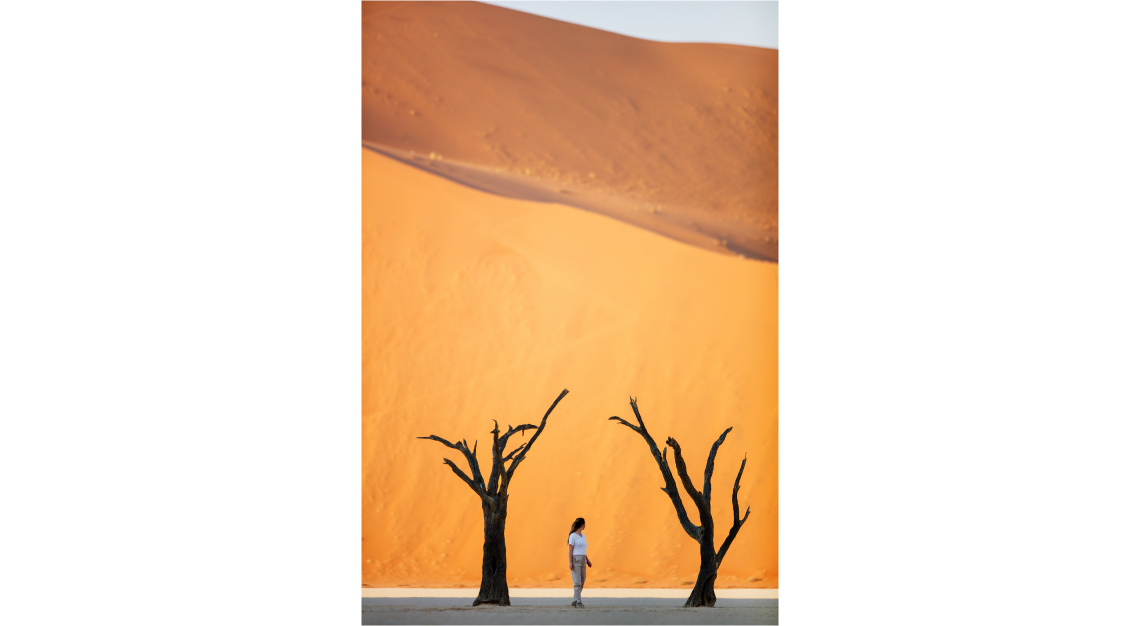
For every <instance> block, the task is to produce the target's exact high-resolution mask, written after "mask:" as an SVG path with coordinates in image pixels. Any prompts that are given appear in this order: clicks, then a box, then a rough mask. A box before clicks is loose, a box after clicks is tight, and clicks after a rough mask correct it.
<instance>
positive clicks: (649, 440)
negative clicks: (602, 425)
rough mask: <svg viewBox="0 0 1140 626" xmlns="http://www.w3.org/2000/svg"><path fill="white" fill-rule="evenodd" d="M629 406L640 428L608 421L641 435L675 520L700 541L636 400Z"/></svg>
mask: <svg viewBox="0 0 1140 626" xmlns="http://www.w3.org/2000/svg"><path fill="white" fill-rule="evenodd" d="M629 405H630V406H631V407H633V414H634V415H635V416H637V423H638V424H640V425H641V427H640V428H637V427H635V426H634V425H633V424H630V423H629V422H627V421H625V420H623V419H621V418H620V417H617V416H616V415H615V416H614V417H611V418H610V420H616V421H618V422H621V423H622V424H625V425H626V426H628V427H629V428H630V429H631V430H633V431H634V432H636V433H637V434H639V435H641V438H642V439H644V440H645V443H646V444H647V445H648V446H649V453H650V454H651V455H653V460H654V462H656V463H657V469H658V470H660V472H661V477H662V478H664V479H665V486H664V487H662V488H661V491H664V492H665V495H667V496H669V500H670V501H672V502H673V508H674V509H675V510H676V511H677V520H678V521H680V522H681V528H683V529H684V530H685V534H687V535H689V536H690V537H692V538H693V539H695V540H697V541H700V540H701V536H702V535H703V533H704V529H703V528H701V527H700V526H697V525H696V524H694V523H693V522H691V521H689V514H688V513H687V512H686V511H685V503H684V502H682V501H681V494H680V492H678V491H677V481H675V480H674V479H673V471H672V470H671V469H669V462H668V460H667V459H666V458H665V456H664V455H662V453H661V451H660V450H658V449H657V442H655V441H653V437H651V436H650V435H649V430H648V429H647V428H645V422H644V421H643V420H642V419H641V412H640V411H638V409H637V400H636V399H635V398H630V399H629ZM668 451H669V449H668V448H666V449H665V452H666V453H668Z"/></svg>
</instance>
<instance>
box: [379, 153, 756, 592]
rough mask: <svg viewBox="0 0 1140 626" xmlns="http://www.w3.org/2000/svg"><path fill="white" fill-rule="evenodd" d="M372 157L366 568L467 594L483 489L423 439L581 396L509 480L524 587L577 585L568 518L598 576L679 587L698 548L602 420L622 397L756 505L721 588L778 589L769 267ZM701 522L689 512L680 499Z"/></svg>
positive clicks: (614, 429) (643, 463) (642, 466)
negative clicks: (634, 401) (715, 448)
mask: <svg viewBox="0 0 1140 626" xmlns="http://www.w3.org/2000/svg"><path fill="white" fill-rule="evenodd" d="M362 159H363V182H364V187H363V216H362V226H363V260H364V267H363V275H364V281H365V282H364V286H363V307H364V308H363V344H364V347H363V354H362V358H363V393H364V396H363V411H364V415H363V450H362V454H363V469H364V475H363V486H364V493H363V502H362V506H363V520H362V527H363V536H362V540H363V542H362V553H363V560H364V562H363V581H364V583H365V584H368V585H371V586H376V587H380V586H385V587H395V586H399V585H410V586H422V587H435V586H473V585H474V586H477V585H478V579H479V565H480V559H481V546H482V517H481V512H480V508H479V503H478V500H477V498H476V497H475V496H474V494H472V493H471V492H470V491H469V490H468V489H467V487H466V486H465V485H463V484H462V483H461V482H460V481H459V480H458V479H457V478H456V477H455V476H454V475H453V474H452V473H451V472H450V471H449V470H448V468H447V467H446V466H444V465H443V463H442V457H443V456H444V454H445V453H448V452H451V451H449V450H447V449H446V448H444V447H443V446H440V445H439V444H436V443H433V442H429V441H421V440H416V439H414V437H415V436H418V435H427V434H437V435H440V436H442V437H445V438H461V437H462V438H466V439H467V440H468V441H469V442H472V443H473V441H474V440H476V439H479V440H480V441H481V442H482V445H481V446H480V448H479V450H480V457H481V462H482V463H483V464H484V465H485V466H486V465H487V464H488V463H489V458H488V457H487V450H488V448H489V446H488V443H489V437H490V436H489V434H488V433H489V431H490V430H491V428H492V423H491V420H492V418H494V419H498V420H499V422H500V423H501V424H503V423H512V424H517V423H520V422H523V421H533V420H537V419H540V418H541V415H542V413H543V412H544V411H545V410H546V407H548V406H549V405H550V402H551V401H552V400H553V399H554V398H555V396H557V394H558V392H559V391H561V389H562V388H564V387H565V388H568V389H570V395H568V396H567V397H566V398H565V399H564V400H563V401H562V403H561V404H560V405H559V407H558V408H557V409H556V410H555V413H554V414H553V415H552V416H551V419H550V423H549V425H548V427H547V430H546V432H545V433H544V434H543V436H542V438H541V439H540V440H539V441H538V443H537V444H536V445H535V447H534V449H533V451H532V452H531V455H530V457H528V459H527V461H526V463H525V464H523V465H522V467H521V468H520V469H519V473H518V475H517V476H516V478H515V480H514V482H513V483H512V487H511V509H510V518H509V521H508V524H507V546H508V562H509V568H510V569H509V576H508V581H509V582H510V583H511V584H512V585H518V586H529V587H547V586H566V585H568V584H569V571H568V570H567V569H566V566H565V563H564V561H565V560H566V549H565V540H566V534H567V532H568V530H569V525H570V522H571V520H573V519H574V518H575V517H578V516H583V517H585V518H586V519H587V521H588V525H587V536H588V537H589V539H590V542H591V543H590V554H591V558H592V560H593V561H594V562H595V565H596V567H594V568H593V569H592V570H591V572H590V578H589V584H591V585H593V586H599V587H604V586H610V587H636V586H656V587H670V586H680V587H683V586H686V585H688V584H691V583H689V582H686V581H692V580H693V578H692V577H693V576H694V575H695V573H696V571H697V568H698V564H699V556H698V553H697V544H696V543H695V542H694V541H692V540H691V539H689V538H688V536H686V535H685V534H684V532H683V531H682V530H681V528H680V525H679V524H678V522H677V519H676V516H675V513H674V512H673V510H672V508H671V505H670V503H669V500H668V498H667V497H666V496H665V494H663V493H662V492H661V491H660V490H659V487H660V486H661V478H660V475H658V474H657V470H656V467H655V466H654V464H653V462H652V460H651V458H650V456H649V453H648V451H647V449H646V446H645V444H644V442H643V441H641V440H640V439H639V438H637V436H636V435H634V434H633V433H632V432H630V431H629V430H628V429H625V428H624V427H621V426H619V425H617V424H616V423H614V422H609V421H607V419H606V418H608V417H609V416H611V415H615V414H616V415H621V416H623V417H627V418H629V417H631V415H630V409H629V406H628V403H627V399H628V396H629V395H636V396H638V397H639V405H640V407H641V409H642V412H643V415H644V417H645V419H646V420H647V424H648V426H649V428H650V432H651V433H653V434H654V435H655V436H656V437H657V438H658V440H659V441H663V440H664V439H665V437H667V436H670V435H671V436H674V437H676V438H677V439H678V440H679V441H680V442H681V444H682V446H683V449H684V450H685V451H686V455H687V456H689V457H690V458H692V459H694V463H696V464H700V463H701V461H700V460H701V459H703V458H704V457H705V456H707V454H708V448H709V446H710V445H711V444H712V442H713V441H714V440H715V439H716V437H717V436H719V434H720V433H721V432H722V431H723V429H724V428H727V427H728V426H733V427H734V430H733V431H732V433H731V434H730V435H729V436H728V438H727V440H726V441H725V444H724V445H723V446H722V447H721V450H720V453H719V455H718V472H717V474H716V476H715V477H714V496H713V497H714V500H713V513H714V516H715V518H716V520H717V522H718V524H719V526H718V532H717V535H716V536H717V537H718V538H719V537H723V536H724V534H725V532H726V531H727V529H728V527H729V525H730V524H731V522H730V521H729V520H730V519H731V516H732V511H731V503H730V500H729V496H730V494H731V490H732V481H733V478H734V474H735V472H734V469H735V468H736V467H737V466H738V465H737V464H738V463H739V462H740V459H741V458H743V456H744V454H745V453H747V454H748V459H749V461H748V467H747V469H746V471H745V474H744V478H743V480H742V481H741V488H740V500H741V503H742V505H745V506H747V505H750V506H751V507H752V517H751V518H749V520H748V522H747V524H745V526H744V528H743V529H742V530H741V532H740V535H739V536H738V538H737V539H736V542H735V543H734V545H733V548H732V551H731V552H730V553H729V555H728V557H726V559H725V562H724V564H723V565H722V567H721V570H720V577H719V578H718V586H721V587H725V588H728V587H733V586H757V587H775V586H777V584H778V566H777V528H776V523H777V514H778V511H777V454H776V450H777V449H776V445H777V434H778V433H777V370H776V366H777V346H776V338H777V326H776V320H777V300H776V294H777V286H778V281H777V271H778V270H777V265H775V264H772V263H762V262H756V261H750V260H746V259H741V258H737V257H731V256H726V255H721V254H716V253H713V252H709V251H706V250H702V249H699V248H696V247H693V246H689V245H685V244H682V243H679V242H676V241H673V240H671V239H668V238H665V237H662V236H660V235H658V234H656V233H653V232H650V231H647V230H644V229H641V228H637V227H634V226H631V225H629V224H626V223H623V222H620V221H617V220H614V219H610V218H607V217H605V216H601V215H597V214H594V213H590V212H586V211H582V210H579V209H576V208H573V207H568V206H564V205H560V204H554V203H539V202H531V201H523V200H514V199H508V198H503V197H501V196H497V195H493V194H489V193H485V192H481V191H478V190H475V189H472V188H470V187H467V186H463V185H460V184H457V183H455V182H452V181H449V180H447V179H445V178H443V177H440V176H437V175H435V174H432V173H430V172H427V171H424V170H421V169H417V168H414V167H412V166H409V165H407V164H404V163H401V162H399V161H396V160H394V159H391V158H388V157H386V156H383V155H380V154H378V153H376V152H373V151H371V150H362ZM690 515H694V516H695V511H694V510H692V509H690Z"/></svg>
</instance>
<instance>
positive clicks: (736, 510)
mask: <svg viewBox="0 0 1140 626" xmlns="http://www.w3.org/2000/svg"><path fill="white" fill-rule="evenodd" d="M747 462H748V455H744V460H743V461H741V462H740V471H739V472H737V473H736V484H735V485H733V486H732V530H730V531H728V536H727V537H725V538H724V543H722V544H720V550H717V552H716V566H717V568H720V562H721V561H722V560H723V559H724V555H725V554H727V553H728V547H729V546H731V545H732V540H733V539H736V533H737V532H739V531H740V527H741V526H743V525H744V522H746V521H748V515H749V514H751V513H752V507H748V510H746V511H745V512H744V519H740V502H739V501H738V500H737V499H736V492H738V491H740V477H741V476H742V475H743V474H744V464H745V463H747Z"/></svg>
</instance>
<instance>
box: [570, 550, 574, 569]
mask: <svg viewBox="0 0 1140 626" xmlns="http://www.w3.org/2000/svg"><path fill="white" fill-rule="evenodd" d="M569 548H570V571H571V572H572V571H574V546H573V545H571V546H569Z"/></svg>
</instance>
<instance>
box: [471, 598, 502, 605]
mask: <svg viewBox="0 0 1140 626" xmlns="http://www.w3.org/2000/svg"><path fill="white" fill-rule="evenodd" d="M480 604H496V605H498V606H510V605H511V599H510V598H475V601H474V602H472V603H471V606H479V605H480Z"/></svg>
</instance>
